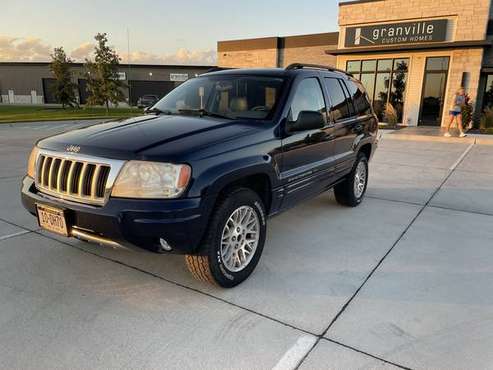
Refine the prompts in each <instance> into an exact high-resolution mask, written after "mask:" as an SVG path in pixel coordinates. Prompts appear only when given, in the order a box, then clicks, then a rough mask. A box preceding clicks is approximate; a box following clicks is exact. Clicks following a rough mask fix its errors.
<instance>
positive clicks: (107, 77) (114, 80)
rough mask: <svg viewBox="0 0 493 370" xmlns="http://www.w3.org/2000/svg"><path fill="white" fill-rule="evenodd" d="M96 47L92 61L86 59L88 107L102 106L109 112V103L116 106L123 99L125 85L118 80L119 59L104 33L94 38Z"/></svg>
mask: <svg viewBox="0 0 493 370" xmlns="http://www.w3.org/2000/svg"><path fill="white" fill-rule="evenodd" d="M94 38H95V39H96V41H97V45H96V47H95V49H94V55H95V57H94V61H91V60H89V59H86V69H87V92H88V93H89V97H88V98H87V104H88V105H104V106H106V111H107V112H109V109H110V103H112V104H114V105H118V103H119V102H121V101H123V100H124V99H125V96H124V94H123V91H122V89H123V88H124V87H125V84H124V83H123V82H122V81H120V80H119V79H118V65H119V64H120V57H119V56H118V54H117V53H116V51H115V50H114V49H112V48H111V47H110V46H108V45H107V44H108V38H107V37H106V33H98V34H97V35H96V36H95V37H94Z"/></svg>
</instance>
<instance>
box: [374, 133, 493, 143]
mask: <svg viewBox="0 0 493 370" xmlns="http://www.w3.org/2000/svg"><path fill="white" fill-rule="evenodd" d="M382 140H400V141H427V142H437V143H449V144H450V143H453V144H477V145H493V136H492V137H483V135H471V136H467V137H465V138H459V137H444V136H427V135H412V134H410V135H407V134H395V133H385V134H383V135H382Z"/></svg>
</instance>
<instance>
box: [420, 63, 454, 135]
mask: <svg viewBox="0 0 493 370" xmlns="http://www.w3.org/2000/svg"><path fill="white" fill-rule="evenodd" d="M448 66H449V58H448V57H433V58H427V59H426V69H425V75H424V82H423V91H422V93H421V111H420V114H419V124H420V125H427V126H440V124H441V122H442V114H443V110H444V100H445V87H446V86H447V75H448Z"/></svg>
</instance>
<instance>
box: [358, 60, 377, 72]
mask: <svg viewBox="0 0 493 370" xmlns="http://www.w3.org/2000/svg"><path fill="white" fill-rule="evenodd" d="M376 69H377V61H376V60H363V62H362V63H361V72H375V70H376Z"/></svg>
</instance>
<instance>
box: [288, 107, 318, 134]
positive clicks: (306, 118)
mask: <svg viewBox="0 0 493 370" xmlns="http://www.w3.org/2000/svg"><path fill="white" fill-rule="evenodd" d="M324 126H325V120H324V116H323V114H322V113H320V112H315V111H308V110H304V111H302V112H300V114H299V115H298V119H297V120H296V121H294V122H288V131H289V132H295V131H308V130H316V129H317V128H322V127H324Z"/></svg>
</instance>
